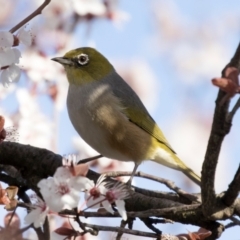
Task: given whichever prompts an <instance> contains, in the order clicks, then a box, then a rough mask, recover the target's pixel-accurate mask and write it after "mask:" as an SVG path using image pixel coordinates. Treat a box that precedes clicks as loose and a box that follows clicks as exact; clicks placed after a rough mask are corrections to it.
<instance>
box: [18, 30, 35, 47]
mask: <svg viewBox="0 0 240 240" xmlns="http://www.w3.org/2000/svg"><path fill="white" fill-rule="evenodd" d="M18 39H19V41H20V42H21V43H23V44H24V45H26V46H30V45H31V44H32V34H31V32H30V31H26V30H25V29H24V27H22V28H21V29H20V30H19V32H18Z"/></svg>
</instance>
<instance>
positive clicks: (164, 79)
mask: <svg viewBox="0 0 240 240" xmlns="http://www.w3.org/2000/svg"><path fill="white" fill-rule="evenodd" d="M42 2H43V1H42V0H41V1H40V0H34V1H33V0H32V1H29V0H8V1H5V0H0V4H1V9H0V25H1V31H6V30H9V29H11V28H12V27H13V26H15V25H16V24H17V23H18V22H19V21H20V20H22V19H23V18H25V17H26V16H27V15H28V14H30V13H31V12H32V11H33V10H35V9H36V8H37V7H38V6H39V5H40V4H41V3H42ZM26 28H27V29H29V30H30V31H31V34H32V36H33V39H34V42H33V44H32V45H31V46H30V47H24V46H23V47H20V49H21V53H22V58H21V61H20V64H19V66H20V67H21V69H22V73H21V78H20V80H19V82H18V83H16V84H15V83H14V84H10V86H9V87H7V88H6V87H3V85H2V84H0V115H3V116H4V117H5V118H6V120H7V121H6V124H5V126H6V127H12V126H15V128H17V132H18V134H19V142H20V143H23V144H31V145H33V146H37V147H41V148H47V149H50V150H52V151H54V152H56V153H59V154H62V155H64V154H72V153H76V154H78V156H79V157H80V158H85V157H90V156H94V155H96V152H95V151H94V150H93V149H91V148H90V147H89V146H88V145H87V144H85V143H84V142H83V140H81V139H80V137H79V136H78V134H77V133H76V132H75V130H74V129H73V127H72V125H71V123H70V121H69V118H68V114H67V110H66V104H65V102H66V95H67V89H68V83H67V80H66V77H65V74H64V71H63V68H62V67H61V66H60V65H59V64H56V63H55V62H52V61H51V60H50V59H51V58H52V57H55V56H62V55H63V54H64V53H65V52H67V51H69V50H71V49H73V48H77V47H83V46H91V47H95V48H97V49H98V50H99V51H100V52H101V53H102V54H103V55H104V56H106V57H107V58H108V59H109V60H110V62H111V63H112V64H113V65H114V66H115V68H116V70H117V72H118V73H119V74H120V75H121V76H122V77H123V78H124V79H125V80H126V81H127V82H128V83H129V84H130V85H131V87H132V88H133V89H134V90H135V91H136V92H137V93H138V95H139V96H140V98H141V99H142V101H143V103H144V104H145V106H146V107H147V109H148V110H149V112H150V114H151V115H152V117H153V118H154V119H155V121H156V122H157V123H158V125H159V126H160V127H161V129H162V130H163V132H164V134H165V136H166V138H167V139H168V140H169V142H170V144H171V145H172V147H173V148H174V149H175V151H176V152H177V153H178V155H179V156H180V158H181V159H182V160H183V161H184V162H185V163H186V164H187V165H188V166H189V167H191V168H192V169H194V170H195V171H196V172H197V173H199V174H200V173H201V166H202V162H203V159H204V154H205V150H206V146H207V142H208V137H209V134H210V128H211V123H212V117H213V110H214V107H215V99H216V95H217V92H218V89H217V88H216V87H214V86H213V85H212V84H211V79H212V78H214V77H220V75H221V71H222V69H223V68H224V67H225V65H226V64H227V63H228V62H229V60H230V58H231V57H232V56H233V54H234V51H235V49H236V47H237V45H238V43H239V36H240V3H239V1H237V0H229V1H219V0H212V1H190V0H181V1H177V0H168V1H166V0H165V1H164V0H142V1H139V0H131V1H129V0H118V1H117V0H71V1H69V0H61V1H59V0H52V1H51V3H50V4H49V5H48V6H47V7H46V8H45V9H44V11H43V14H42V15H39V16H37V17H35V18H34V19H33V20H32V21H30V22H29V23H28V25H27V26H26ZM235 102H236V98H234V99H233V100H232V105H233V104H234V103H235ZM239 121H240V116H239V114H237V115H236V117H235V118H234V121H233V127H232V130H231V133H230V134H229V135H228V136H227V137H226V139H225V141H224V144H223V146H222V149H221V156H220V159H219V164H218V168H217V173H216V189H217V192H218V193H219V192H221V191H224V190H226V188H227V186H228V184H229V182H230V181H231V180H232V178H233V176H234V174H235V171H236V169H237V167H238V165H239V157H238V155H239V131H240V124H238V123H239ZM91 168H92V169H93V170H95V171H98V172H105V171H114V170H128V171H131V170H132V169H133V164H132V163H121V162H118V161H114V160H112V159H106V158H103V159H99V160H97V161H95V162H93V163H92V164H91ZM138 170H139V171H143V172H146V173H151V174H153V175H156V176H160V177H162V178H167V179H170V180H173V181H174V182H175V183H176V184H177V185H178V186H179V187H181V188H183V189H184V190H186V191H189V192H199V191H200V190H199V188H198V187H197V186H196V185H195V184H193V183H191V182H190V181H189V179H187V178H186V177H185V176H184V175H183V174H182V173H180V172H177V171H174V170H171V169H168V168H166V167H164V166H160V165H158V164H155V163H152V162H149V161H147V162H144V163H143V164H142V165H141V166H140V167H139V169H138ZM149 183H150V181H148V180H142V179H137V178H135V179H134V184H135V185H137V186H141V187H143V188H151V189H152V190H158V191H168V189H167V188H165V187H164V186H162V185H161V184H157V183H154V182H151V184H149ZM18 214H19V216H20V218H21V219H22V216H25V214H26V212H25V211H19V213H18ZM1 221H2V219H1ZM86 221H91V223H98V224H99V220H97V219H88V220H86ZM52 222H53V223H52V224H54V226H61V224H62V222H63V221H62V219H60V218H59V219H57V220H56V219H55V220H54V221H52ZM119 223H120V219H118V220H112V219H109V220H108V219H101V223H100V224H102V225H113V226H118V225H119ZM1 225H3V223H2V224H1ZM21 226H24V222H23V221H21ZM157 227H158V228H159V229H160V230H161V231H162V232H163V233H171V234H178V233H186V232H187V231H197V230H198V228H197V227H195V226H190V225H188V226H186V225H182V224H178V223H173V224H164V225H160V224H159V225H158V226H157ZM134 229H141V230H143V231H149V230H148V229H147V228H146V227H145V225H144V224H143V223H141V222H140V221H138V220H137V221H136V223H134ZM237 232H238V233H239V229H238V228H237V227H234V228H231V229H228V230H227V231H226V232H225V233H223V235H222V238H221V239H233V240H234V239H236V240H237V239H239V237H236V236H238V235H239V234H237ZM114 236H116V235H115V234H114V233H100V235H99V236H98V237H92V236H87V235H86V236H85V237H84V238H82V239H114ZM54 237H55V239H63V238H60V237H59V236H57V237H56V236H53V239H54ZM124 237H125V239H141V238H140V237H134V236H130V235H124ZM28 238H30V239H34V233H33V232H28ZM142 239H143V238H142Z"/></svg>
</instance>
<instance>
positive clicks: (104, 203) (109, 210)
mask: <svg viewBox="0 0 240 240" xmlns="http://www.w3.org/2000/svg"><path fill="white" fill-rule="evenodd" d="M102 205H103V207H104V208H105V209H106V210H107V211H108V212H110V213H111V214H113V213H114V211H113V209H112V205H111V204H110V203H109V202H108V201H107V200H106V201H103V202H102Z"/></svg>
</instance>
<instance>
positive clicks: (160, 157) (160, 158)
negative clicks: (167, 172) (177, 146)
mask: <svg viewBox="0 0 240 240" xmlns="http://www.w3.org/2000/svg"><path fill="white" fill-rule="evenodd" d="M164 150H165V151H164ZM166 150H167V151H166ZM152 161H154V162H157V163H160V164H162V165H164V166H166V167H170V168H173V169H176V170H178V171H181V172H182V173H184V174H185V175H186V176H188V177H189V178H190V179H191V180H192V181H193V182H195V183H196V184H197V185H199V186H200V185H201V177H200V176H198V175H197V174H196V173H195V172H194V171H193V170H192V169H191V168H189V167H187V166H186V165H185V163H184V162H182V161H181V160H180V159H179V158H178V156H177V155H176V154H175V153H173V152H170V149H163V148H162V149H159V151H158V154H156V155H155V157H154V159H152Z"/></svg>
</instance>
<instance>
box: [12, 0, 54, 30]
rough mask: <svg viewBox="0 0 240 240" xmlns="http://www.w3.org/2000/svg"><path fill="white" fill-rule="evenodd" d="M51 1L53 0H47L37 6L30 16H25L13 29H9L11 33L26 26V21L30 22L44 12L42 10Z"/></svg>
mask: <svg viewBox="0 0 240 240" xmlns="http://www.w3.org/2000/svg"><path fill="white" fill-rule="evenodd" d="M50 2H51V0H45V1H44V2H43V4H42V5H41V6H40V7H39V8H37V9H36V10H35V11H34V12H33V13H31V14H30V15H29V16H27V17H26V18H24V19H23V20H22V21H21V22H19V23H18V24H17V25H16V26H14V27H13V28H12V29H11V30H9V32H10V33H14V32H15V31H17V30H18V29H19V28H21V27H22V26H24V25H25V24H26V23H28V22H29V21H30V20H32V19H33V18H34V17H36V16H37V15H39V14H41V13H42V10H43V9H44V8H45V7H46V6H47V5H48V4H49V3H50Z"/></svg>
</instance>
